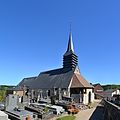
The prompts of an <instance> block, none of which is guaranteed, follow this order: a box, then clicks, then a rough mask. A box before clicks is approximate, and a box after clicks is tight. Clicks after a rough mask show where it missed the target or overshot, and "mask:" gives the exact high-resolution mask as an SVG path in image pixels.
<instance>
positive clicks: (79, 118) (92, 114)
mask: <svg viewBox="0 0 120 120" xmlns="http://www.w3.org/2000/svg"><path fill="white" fill-rule="evenodd" d="M100 102H101V101H100V100H95V102H94V104H93V105H92V106H93V108H91V109H86V110H81V111H80V112H79V113H78V114H76V115H75V116H76V119H75V120H103V107H102V106H101V104H100Z"/></svg>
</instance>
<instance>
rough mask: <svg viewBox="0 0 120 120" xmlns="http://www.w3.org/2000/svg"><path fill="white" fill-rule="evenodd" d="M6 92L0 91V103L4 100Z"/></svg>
mask: <svg viewBox="0 0 120 120" xmlns="http://www.w3.org/2000/svg"><path fill="white" fill-rule="evenodd" d="M5 96H6V90H0V102H3V101H4V100H5Z"/></svg>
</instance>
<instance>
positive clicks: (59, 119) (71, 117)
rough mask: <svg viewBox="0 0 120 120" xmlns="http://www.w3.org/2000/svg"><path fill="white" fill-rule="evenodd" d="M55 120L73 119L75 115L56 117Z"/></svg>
mask: <svg viewBox="0 0 120 120" xmlns="http://www.w3.org/2000/svg"><path fill="white" fill-rule="evenodd" d="M57 120H75V116H72V115H69V116H64V117H61V118H58V119H57Z"/></svg>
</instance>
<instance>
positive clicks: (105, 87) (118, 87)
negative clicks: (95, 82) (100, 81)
mask: <svg viewBox="0 0 120 120" xmlns="http://www.w3.org/2000/svg"><path fill="white" fill-rule="evenodd" d="M102 87H103V89H104V90H108V89H120V85H114V84H113V85H103V86H102Z"/></svg>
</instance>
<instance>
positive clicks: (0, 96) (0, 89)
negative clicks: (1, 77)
mask: <svg viewBox="0 0 120 120" xmlns="http://www.w3.org/2000/svg"><path fill="white" fill-rule="evenodd" d="M10 87H12V86H8V85H0V102H4V101H5V96H6V90H7V89H8V88H10Z"/></svg>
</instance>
